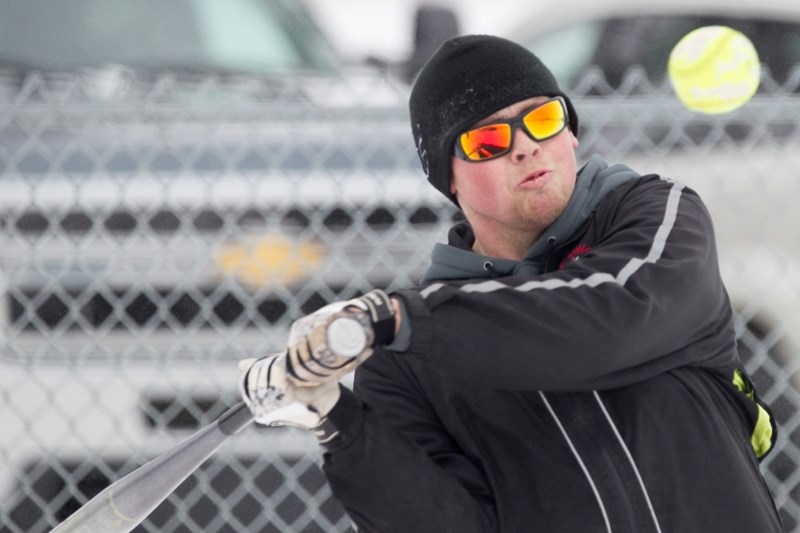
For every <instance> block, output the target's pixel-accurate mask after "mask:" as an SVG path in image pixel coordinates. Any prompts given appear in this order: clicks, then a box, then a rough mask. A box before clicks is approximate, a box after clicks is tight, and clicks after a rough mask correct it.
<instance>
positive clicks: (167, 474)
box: [51, 402, 253, 533]
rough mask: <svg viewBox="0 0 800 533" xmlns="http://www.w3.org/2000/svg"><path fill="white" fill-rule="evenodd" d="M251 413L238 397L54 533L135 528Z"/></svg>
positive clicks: (112, 532) (108, 532) (115, 532)
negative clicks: (204, 425) (212, 418)
mask: <svg viewBox="0 0 800 533" xmlns="http://www.w3.org/2000/svg"><path fill="white" fill-rule="evenodd" d="M252 420H253V417H252V415H251V413H250V411H249V409H247V406H246V405H245V404H244V403H243V402H240V403H238V404H236V405H235V406H234V407H232V408H231V409H229V410H228V411H226V412H225V413H224V414H223V415H222V416H220V417H219V418H218V419H217V420H216V421H215V422H214V423H212V424H209V425H208V426H206V427H205V428H203V429H201V430H200V431H198V432H197V433H195V434H193V435H192V436H191V437H189V438H187V439H186V440H184V441H183V442H181V443H180V444H178V445H177V446H175V447H174V448H172V449H170V450H167V451H166V452H164V453H163V454H161V455H159V456H158V457H156V458H154V459H152V460H150V461H149V462H147V463H145V464H144V465H142V466H141V467H139V468H137V469H136V470H134V471H133V472H131V473H130V474H128V475H126V476H125V477H123V478H121V479H120V480H118V481H116V482H114V483H113V484H111V485H110V486H108V487H106V489H105V490H103V491H102V492H101V493H100V494H98V495H97V496H95V497H94V498H92V499H91V500H89V501H88V502H87V503H86V504H85V505H84V506H83V507H81V508H80V509H78V510H77V511H76V512H75V513H73V514H72V515H71V516H70V517H69V518H67V519H66V520H65V521H64V522H62V523H61V524H60V525H59V526H58V527H56V528H55V529H54V530H53V531H52V532H51V533H94V532H98V533H100V532H102V533H125V532H128V531H130V530H131V529H133V528H134V527H136V526H137V525H138V524H139V523H141V522H142V520H144V519H145V518H147V515H149V514H150V513H151V512H152V511H153V510H154V509H155V508H156V507H158V505H159V504H160V503H161V502H163V501H164V500H165V499H167V497H168V496H169V495H170V494H171V493H172V492H173V491H174V490H175V489H176V488H177V487H178V485H180V484H181V483H182V482H183V481H184V480H185V479H186V478H187V477H189V475H191V473H192V472H194V471H195V470H196V469H197V467H199V466H200V465H201V464H202V463H203V462H204V461H205V460H206V459H207V458H208V457H209V456H210V455H212V454H213V453H214V452H215V451H216V450H217V449H218V448H219V447H220V446H221V445H222V444H223V443H224V442H225V441H226V440H227V439H228V437H230V436H231V435H234V434H235V433H236V432H238V431H239V430H240V429H242V428H243V427H245V426H246V425H248V424H249V423H250V422H251V421H252Z"/></svg>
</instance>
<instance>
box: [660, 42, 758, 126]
mask: <svg viewBox="0 0 800 533" xmlns="http://www.w3.org/2000/svg"><path fill="white" fill-rule="evenodd" d="M667 72H668V74H669V80H670V82H671V83H672V88H673V89H674V90H675V94H676V95H677V96H678V98H679V99H680V101H681V102H683V104H684V105H685V106H686V107H687V108H689V109H691V110H692V111H698V112H700V113H707V114H710V115H715V114H719V113H727V112H729V111H733V110H734V109H737V108H739V107H741V106H743V105H744V104H746V103H747V102H748V101H749V100H750V98H752V97H753V95H754V94H755V93H756V90H757V89H758V84H759V82H760V79H761V62H760V61H759V59H758V53H757V52H756V48H755V46H753V43H752V42H751V41H750V39H748V38H747V37H746V36H745V35H744V34H742V33H740V32H738V31H736V30H734V29H731V28H728V27H727V26H704V27H702V28H697V29H696V30H692V31H690V32H689V33H687V34H686V35H685V36H683V38H682V39H681V40H680V41H678V44H676V45H675V47H674V48H673V49H672V52H671V53H670V55H669V63H668V66H667Z"/></svg>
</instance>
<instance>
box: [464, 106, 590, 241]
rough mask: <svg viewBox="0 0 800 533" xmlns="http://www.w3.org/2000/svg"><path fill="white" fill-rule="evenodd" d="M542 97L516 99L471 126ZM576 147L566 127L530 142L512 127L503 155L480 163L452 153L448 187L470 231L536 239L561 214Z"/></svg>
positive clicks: (573, 169)
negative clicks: (507, 145) (555, 133)
mask: <svg viewBox="0 0 800 533" xmlns="http://www.w3.org/2000/svg"><path fill="white" fill-rule="evenodd" d="M548 99H549V98H548V97H543V96H542V97H535V98H530V99H527V100H523V101H521V102H517V103H515V104H513V105H510V106H508V107H506V108H504V109H501V110H500V111H498V112H497V113H494V114H493V115H490V116H489V117H486V118H485V119H484V120H481V121H480V122H478V123H477V124H475V126H480V125H485V124H489V123H492V122H495V121H497V120H504V119H508V118H511V117H514V116H516V115H518V114H519V113H521V112H522V111H524V110H526V109H529V108H532V107H534V106H536V105H537V104H540V103H542V102H545V101H547V100H548ZM577 146H578V139H577V138H576V137H575V135H574V134H573V133H572V132H571V131H570V129H569V128H565V129H564V130H562V131H561V132H560V133H558V134H557V135H556V136H555V137H551V138H549V139H546V140H544V141H535V140H533V139H532V138H531V137H529V136H528V135H527V134H526V133H525V132H524V131H523V130H522V128H517V129H516V130H515V131H514V133H513V137H512V146H511V150H510V151H509V152H508V153H507V154H505V155H502V156H500V157H496V158H494V159H489V160H487V161H481V162H471V161H464V160H462V159H459V158H457V157H455V156H454V157H453V158H452V180H451V184H450V191H451V192H452V193H453V194H455V196H456V198H458V203H459V205H460V206H461V208H462V210H463V211H464V214H465V215H466V217H467V219H468V220H469V222H470V224H471V225H472V227H473V229H474V230H475V234H476V236H477V237H478V238H479V239H480V238H481V235H484V239H487V238H497V237H500V236H502V235H509V234H514V235H515V237H512V238H518V237H521V236H523V235H528V236H529V237H531V238H532V239H533V240H535V239H536V238H538V236H539V235H540V234H541V232H542V231H543V230H544V229H545V228H546V227H547V226H549V225H550V224H552V223H553V221H555V219H556V218H557V217H558V216H559V215H560V214H561V213H562V211H563V210H564V208H565V207H566V205H567V202H568V201H569V198H570V196H571V195H572V191H573V190H574V188H575V179H576V173H577V163H576V160H575V148H577ZM531 244H532V241H531Z"/></svg>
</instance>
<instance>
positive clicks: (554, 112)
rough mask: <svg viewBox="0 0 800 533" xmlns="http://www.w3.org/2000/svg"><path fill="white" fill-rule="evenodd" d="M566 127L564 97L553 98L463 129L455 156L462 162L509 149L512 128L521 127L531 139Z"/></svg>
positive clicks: (553, 133) (482, 159) (492, 157)
mask: <svg viewBox="0 0 800 533" xmlns="http://www.w3.org/2000/svg"><path fill="white" fill-rule="evenodd" d="M566 126H567V106H566V104H565V103H564V99H563V98H561V97H560V96H559V97H556V98H553V99H551V100H548V101H546V102H544V103H543V104H540V105H537V106H536V107H534V108H533V109H527V110H525V111H523V112H522V113H520V114H519V115H517V116H516V117H513V118H510V119H508V120H502V121H499V122H493V123H492V124H486V125H485V126H480V127H478V128H474V129H471V130H468V131H465V132H464V133H462V134H461V135H459V136H458V139H456V147H455V156H456V157H458V158H459V159H463V160H464V161H487V160H489V159H494V158H495V157H500V156H501V155H504V154H507V153H508V152H509V151H510V150H511V142H512V139H513V138H514V131H515V130H516V129H517V128H522V129H523V130H525V132H526V133H527V134H528V136H529V137H531V138H532V139H533V140H535V141H544V140H546V139H549V138H550V137H555V136H556V135H558V134H559V133H561V130H563V129H564V128H565V127H566Z"/></svg>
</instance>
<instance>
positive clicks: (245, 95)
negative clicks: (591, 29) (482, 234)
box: [0, 0, 454, 533]
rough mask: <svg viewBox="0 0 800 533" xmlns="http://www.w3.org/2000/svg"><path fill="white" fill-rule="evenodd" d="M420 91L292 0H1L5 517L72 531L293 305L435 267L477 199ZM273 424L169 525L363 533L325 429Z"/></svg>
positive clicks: (186, 499) (233, 395) (235, 450)
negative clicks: (458, 210)
mask: <svg viewBox="0 0 800 533" xmlns="http://www.w3.org/2000/svg"><path fill="white" fill-rule="evenodd" d="M45 4H46V5H45ZM406 90H407V86H406V85H405V84H403V83H401V82H399V81H393V80H390V79H387V77H386V76H385V75H383V74H382V73H379V72H376V71H374V70H372V69H368V68H367V67H365V66H360V67H358V66H346V65H343V64H342V63H341V62H340V61H339V60H338V58H337V57H336V55H335V53H334V52H333V51H332V49H331V47H330V45H329V44H328V42H327V41H326V40H325V39H324V37H323V36H322V35H321V34H320V32H319V31H318V29H317V27H316V25H315V24H314V22H313V21H312V20H311V19H310V18H309V17H308V14H307V13H306V11H305V10H304V9H303V8H302V5H301V4H298V3H297V2H294V1H292V0H269V1H267V0H233V1H226V2H224V3H220V2H218V1H217V0H180V1H173V2H167V3H164V2H143V1H141V0H116V1H114V2H109V1H106V0H76V1H65V2H59V3H57V4H51V3H49V2H44V1H38V0H36V1H34V0H2V1H0V287H1V288H2V307H0V309H2V312H0V341H1V342H2V344H1V345H0V346H2V351H1V352H0V421H2V425H3V431H0V464H2V468H0V502H1V503H0V531H2V532H3V533H6V532H9V533H16V532H25V533H33V532H39V531H41V532H44V531H49V530H50V529H51V528H52V527H53V526H54V525H55V524H56V523H57V522H59V521H61V520H63V519H64V518H66V516H67V515H68V514H69V513H70V512H71V511H73V510H74V509H75V508H77V506H78V505H80V503H82V502H83V501H84V500H85V499H86V498H87V497H89V496H91V495H93V494H95V493H97V492H98V491H99V490H101V489H102V488H103V487H104V486H105V485H106V484H107V483H108V481H109V479H111V478H114V477H116V476H117V475H118V474H119V472H120V471H125V470H130V469H132V468H134V467H135V466H136V465H138V464H141V463H142V462H144V461H145V460H147V459H148V458H150V457H152V456H153V455H155V454H157V453H159V452H161V451H162V450H164V449H167V448H169V447H171V446H172V445H173V444H175V443H176V442H177V441H178V440H180V439H182V438H183V437H185V436H186V435H187V433H188V432H191V431H194V430H196V429H197V428H199V427H200V426H201V425H204V424H206V423H209V422H210V421H211V420H213V419H214V418H216V416H218V415H219V414H220V413H221V412H222V411H224V409H225V408H226V407H227V406H229V405H231V404H232V403H234V402H236V401H237V400H238V397H237V396H238V393H237V379H238V371H237V365H236V361H237V360H238V359H241V358H245V357H252V356H254V355H262V354H266V353H269V352H274V351H277V350H279V349H280V347H281V344H282V342H284V341H285V338H284V336H285V334H286V332H287V330H288V325H289V324H290V323H291V319H292V318H294V317H298V316H300V315H302V314H304V313H307V312H309V311H312V310H313V309H315V308H317V307H319V306H321V305H323V304H324V303H326V302H328V301H331V300H333V299H338V298H349V297H352V296H355V295H356V294H359V293H362V292H366V291H367V290H369V289H371V288H373V287H374V286H381V287H388V286H390V285H392V284H408V283H411V282H412V281H413V278H414V277H415V276H418V275H419V272H420V270H421V268H422V266H423V264H424V260H425V257H426V255H427V253H428V250H429V248H430V247H431V245H432V243H433V240H434V235H436V234H438V233H439V232H438V231H436V224H435V222H436V221H437V217H441V216H446V217H449V216H451V215H452V213H453V211H454V210H453V209H452V208H451V207H449V206H447V205H446V203H447V202H446V200H444V199H443V198H441V199H440V198H439V196H440V195H438V193H436V192H435V191H433V190H432V189H431V188H430V187H428V186H427V185H426V184H425V183H424V180H423V179H421V178H420V173H419V170H418V168H419V164H418V162H417V159H416V153H415V151H414V147H413V143H412V141H411V135H410V133H409V130H408V125H407V118H406V114H405V109H404V106H403V105H402V104H403V103H404V100H405V93H406ZM378 132H379V133H378ZM271 435H272V436H271V438H270V439H268V440H265V439H264V436H263V434H261V433H260V432H259V431H258V430H256V429H253V430H248V431H246V432H244V434H242V435H239V436H237V438H236V439H234V442H232V443H231V445H230V446H229V447H228V448H226V450H228V451H224V452H222V453H221V454H220V455H219V458H218V459H219V460H216V461H212V462H210V463H209V466H208V467H207V469H206V470H204V471H203V472H201V473H199V474H198V477H196V478H194V479H195V480H198V479H199V480H200V484H201V486H199V487H197V488H192V487H191V486H190V487H189V488H188V489H186V490H180V491H178V493H177V494H176V497H175V500H174V501H175V502H181V505H175V504H173V503H168V504H166V505H165V506H162V507H161V508H159V510H157V511H156V513H155V515H154V516H153V517H152V518H151V524H150V527H156V528H157V529H158V530H159V531H169V530H171V529H170V527H178V525H177V524H178V523H184V524H188V525H187V527H190V529H194V530H216V529H214V528H216V527H221V526H220V524H217V522H220V521H222V522H221V523H222V524H223V525H224V524H228V527H230V528H231V530H244V529H247V530H249V531H258V530H260V529H261V528H272V529H270V530H275V529H277V530H283V531H289V530H300V529H302V528H303V527H304V526H306V525H309V524H311V525H314V524H316V527H318V528H319V530H324V531H336V530H346V529H347V527H348V526H349V521H348V520H347V518H346V517H345V516H344V513H343V511H342V509H341V508H340V507H338V506H337V505H336V503H335V502H330V501H329V499H330V497H329V493H326V492H325V485H324V479H323V478H322V475H321V472H320V471H319V469H318V467H317V465H316V463H315V462H314V456H313V453H316V451H317V449H316V447H313V446H309V444H310V443H309V441H308V440H307V439H306V435H305V433H303V432H293V431H291V430H281V429H279V430H276V431H272V432H271ZM265 442H268V446H269V448H268V449H267V450H264V449H263V448H264V446H265ZM243 484H244V485H246V487H247V488H241V487H242V485H243ZM276 487H277V488H276ZM275 490H277V493H276V494H277V496H275V495H273V494H272V491H275ZM252 491H261V492H262V493H265V494H267V495H269V496H272V497H273V500H274V503H275V508H276V510H275V512H274V513H273V514H274V516H270V517H267V516H266V515H264V514H263V513H262V512H261V510H260V509H261V508H260V507H259V506H256V507H253V506H251V505H250V506H248V505H245V504H246V503H248V502H249V498H251V497H252V496H248V492H252ZM297 502H300V503H297ZM301 504H302V505H301ZM298 505H301V506H307V510H306V512H301V513H297V508H298ZM222 509H227V510H226V511H222ZM220 516H221V518H220ZM215 520H216V521H217V522H215ZM170 521H172V522H170ZM170 523H174V524H175V525H173V526H170V525H169V524H170ZM215 524H216V525H215Z"/></svg>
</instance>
